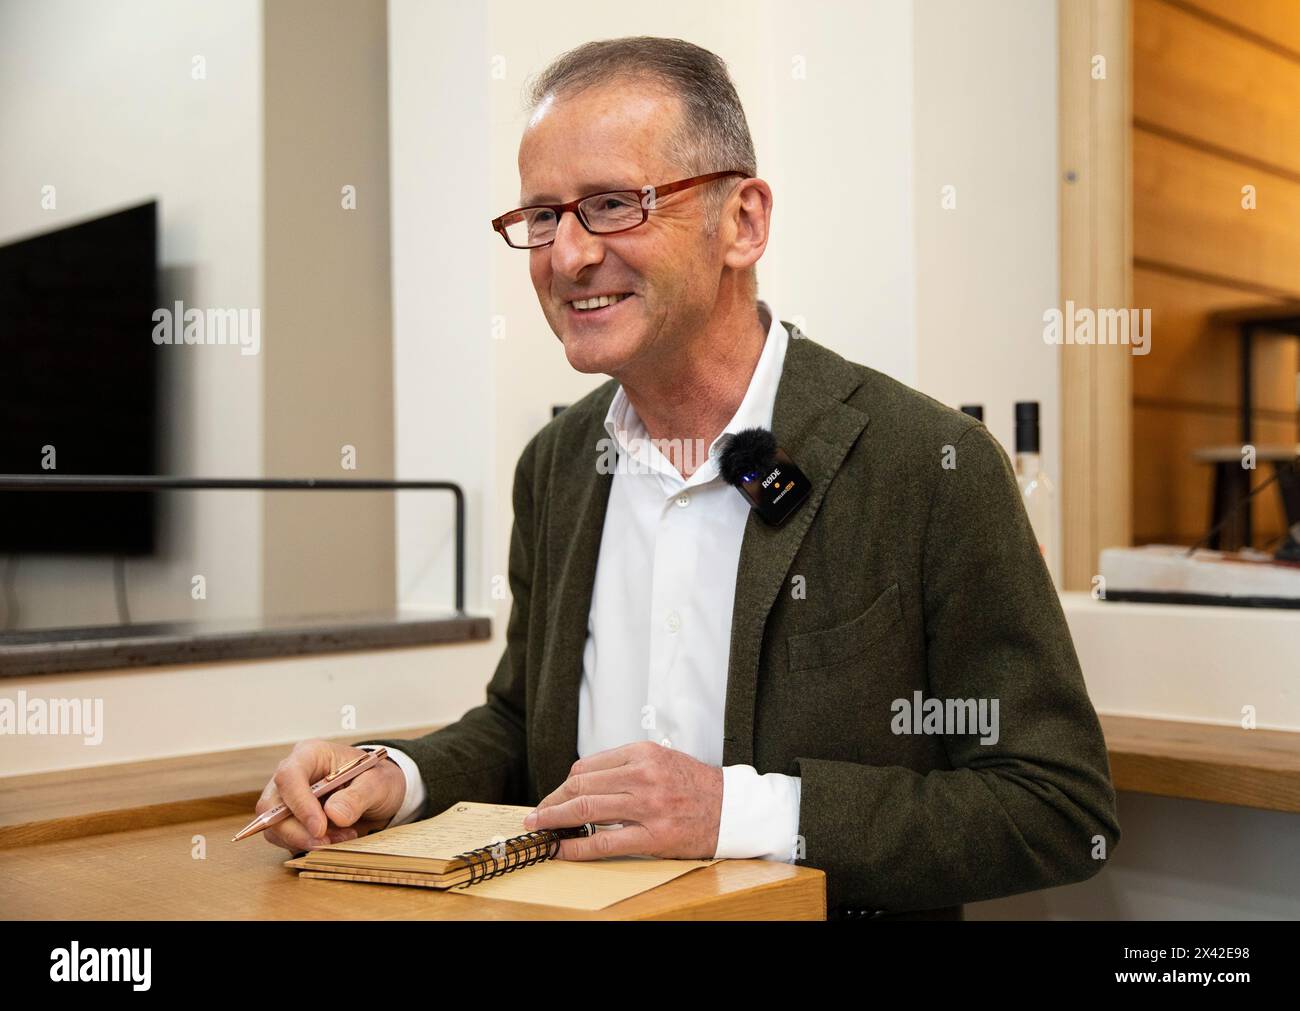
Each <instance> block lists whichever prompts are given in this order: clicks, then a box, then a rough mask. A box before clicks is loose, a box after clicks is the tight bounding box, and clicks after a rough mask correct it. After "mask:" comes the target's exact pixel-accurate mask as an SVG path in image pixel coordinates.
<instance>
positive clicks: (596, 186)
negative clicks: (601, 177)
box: [519, 179, 641, 207]
mask: <svg viewBox="0 0 1300 1011" xmlns="http://www.w3.org/2000/svg"><path fill="white" fill-rule="evenodd" d="M616 190H632V191H635V192H637V193H640V192H641V187H640V186H639V185H634V184H632V183H629V182H628V181H627V180H626V179H615V180H609V179H606V180H605V181H604V182H594V183H592V184H591V185H590V186H584V187H582V189H581V191H580V192H579V194H578V199H581V198H582V197H589V196H592V195H594V194H596V193H613V192H615V191H616ZM567 202H568V201H566V200H561V199H560V198H559V197H557V196H555V195H554V194H552V193H538V194H536V195H531V196H526V197H520V198H519V206H520V207H532V206H533V205H534V204H563V203H567Z"/></svg>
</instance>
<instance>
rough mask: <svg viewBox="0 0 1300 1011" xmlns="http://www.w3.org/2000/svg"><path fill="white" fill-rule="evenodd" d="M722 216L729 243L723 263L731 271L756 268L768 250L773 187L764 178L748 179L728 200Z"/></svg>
mask: <svg viewBox="0 0 1300 1011" xmlns="http://www.w3.org/2000/svg"><path fill="white" fill-rule="evenodd" d="M722 217H723V221H724V222H725V225H726V229H727V231H726V235H727V237H728V240H729V242H728V247H727V252H726V255H725V256H724V257H723V262H724V263H725V264H726V265H727V266H728V267H730V268H731V269H732V270H744V269H746V268H747V267H751V266H753V265H754V264H755V263H757V262H758V261H759V259H760V258H761V257H762V255H763V251H764V250H765V249H767V239H768V235H769V229H770V227H771V223H772V188H771V187H770V186H768V185H767V183H765V182H764V181H763V180H762V179H757V178H755V179H746V180H745V181H744V182H743V183H741V184H740V186H738V187H737V188H736V192H735V193H733V194H731V196H730V197H728V198H727V203H726V206H725V208H724V210H723V215H722Z"/></svg>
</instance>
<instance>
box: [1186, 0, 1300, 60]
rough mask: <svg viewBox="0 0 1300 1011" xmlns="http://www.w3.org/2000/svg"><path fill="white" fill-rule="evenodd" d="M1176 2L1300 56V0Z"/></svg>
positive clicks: (1194, 0)
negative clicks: (1299, 0)
mask: <svg viewBox="0 0 1300 1011" xmlns="http://www.w3.org/2000/svg"><path fill="white" fill-rule="evenodd" d="M1175 6H1179V7H1182V8H1184V9H1187V10H1191V11H1198V12H1202V13H1204V14H1205V15H1206V16H1207V17H1208V18H1212V19H1215V20H1218V21H1223V22H1225V23H1227V24H1229V25H1234V26H1236V27H1238V28H1240V29H1241V30H1242V31H1243V32H1249V33H1250V34H1252V35H1256V36H1259V37H1260V38H1261V39H1264V40H1267V42H1268V43H1270V44H1272V45H1274V46H1278V47H1282V48H1286V49H1289V50H1291V51H1292V52H1293V53H1294V54H1295V55H1296V58H1297V59H1300V2H1297V0H1180V2H1176V3H1175Z"/></svg>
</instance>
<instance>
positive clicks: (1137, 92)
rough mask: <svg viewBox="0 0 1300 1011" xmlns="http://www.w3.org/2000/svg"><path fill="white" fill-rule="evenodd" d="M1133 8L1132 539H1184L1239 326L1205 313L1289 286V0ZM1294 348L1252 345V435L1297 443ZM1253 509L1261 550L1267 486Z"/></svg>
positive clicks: (1233, 388) (1295, 2)
mask: <svg viewBox="0 0 1300 1011" xmlns="http://www.w3.org/2000/svg"><path fill="white" fill-rule="evenodd" d="M1131 9H1132V18H1133V32H1132V44H1133V118H1132V123H1133V129H1132V143H1133V148H1132V150H1133V194H1132V195H1133V267H1134V271H1133V299H1134V301H1133V305H1134V306H1136V307H1138V308H1150V309H1151V310H1152V336H1151V347H1152V351H1151V354H1149V355H1146V356H1143V357H1135V358H1134V359H1133V401H1132V402H1133V459H1134V471H1133V478H1134V484H1133V488H1134V498H1133V529H1134V541H1135V542H1136V543H1139V544H1140V543H1145V542H1149V541H1153V540H1159V541H1172V542H1175V543H1192V542H1193V541H1195V540H1197V539H1199V537H1200V536H1201V535H1202V534H1203V533H1204V531H1205V530H1206V528H1207V526H1208V522H1209V509H1210V495H1211V469H1210V467H1209V465H1207V464H1200V463H1197V462H1196V461H1195V460H1193V459H1192V454H1193V452H1194V451H1195V450H1197V449H1200V448H1205V447H1209V446H1215V445H1235V444H1236V443H1237V442H1238V439H1239V421H1238V410H1239V397H1240V392H1239V391H1240V375H1239V371H1240V369H1239V359H1238V347H1237V339H1236V335H1235V333H1233V332H1232V331H1231V330H1225V329H1223V328H1216V327H1213V326H1211V325H1210V323H1209V319H1208V317H1209V316H1210V314H1211V313H1214V312H1216V311H1219V310H1223V309H1241V308H1246V307H1249V306H1254V305H1258V306H1267V305H1269V304H1272V303H1276V302H1277V301H1278V300H1280V299H1295V298H1297V297H1300V0H1133V3H1132V8H1131ZM1247 184H1249V185H1252V186H1254V187H1255V194H1256V207H1255V209H1253V210H1247V209H1245V208H1243V207H1242V187H1243V186H1245V185H1247ZM1297 343H1298V342H1297V341H1296V339H1294V338H1287V337H1262V338H1260V339H1258V340H1257V342H1256V349H1255V360H1254V369H1253V378H1254V382H1255V395H1254V404H1255V411H1254V414H1253V424H1254V430H1255V436H1254V438H1255V442H1256V444H1257V445H1264V444H1268V443H1293V442H1295V440H1296V436H1297V424H1296V419H1297V415H1296V407H1297V404H1296V397H1297V378H1296V373H1297V370H1298V369H1300V348H1298V347H1297ZM1271 474H1272V468H1271V466H1270V465H1264V466H1263V467H1261V469H1259V470H1258V471H1256V474H1255V477H1254V480H1253V481H1252V484H1254V485H1258V484H1259V483H1261V482H1262V481H1263V480H1264V479H1265V478H1267V477H1269V476H1271ZM1252 515H1253V519H1254V523H1255V534H1256V536H1255V544H1256V545H1257V546H1260V545H1263V544H1265V543H1267V542H1268V541H1269V540H1270V539H1272V538H1273V537H1275V536H1277V535H1278V534H1280V533H1281V532H1282V529H1283V525H1284V524H1283V519H1282V511H1281V507H1280V503H1279V498H1278V495H1277V493H1276V491H1275V490H1272V489H1270V490H1267V491H1265V492H1263V493H1262V494H1261V495H1260V496H1259V497H1258V498H1257V499H1256V501H1255V503H1254V505H1253V507H1252Z"/></svg>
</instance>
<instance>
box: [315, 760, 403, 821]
mask: <svg viewBox="0 0 1300 1011" xmlns="http://www.w3.org/2000/svg"><path fill="white" fill-rule="evenodd" d="M387 799H388V798H387V791H386V789H385V784H384V779H383V777H382V776H380V775H379V772H378V771H377V770H375V769H368V770H367V771H365V772H363V773H362V774H361V775H360V776H358V777H357V778H356V779H354V780H353V781H352V782H351V783H349V784H348V785H347V786H345V787H343V788H342V789H341V790H335V791H334V792H333V793H331V794H330V795H329V796H328V797H326V798H325V814H326V816H328V818H329V820H330V821H331V822H333V823H334V824H335V825H339V826H348V825H355V824H356V823H357V822H358V821H359V820H360V819H361V818H362V817H363V816H364V815H365V814H367V813H368V812H370V811H373V810H374V809H376V808H378V807H379V806H380V805H382V804H383V803H384V802H385V801H386V800H387Z"/></svg>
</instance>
